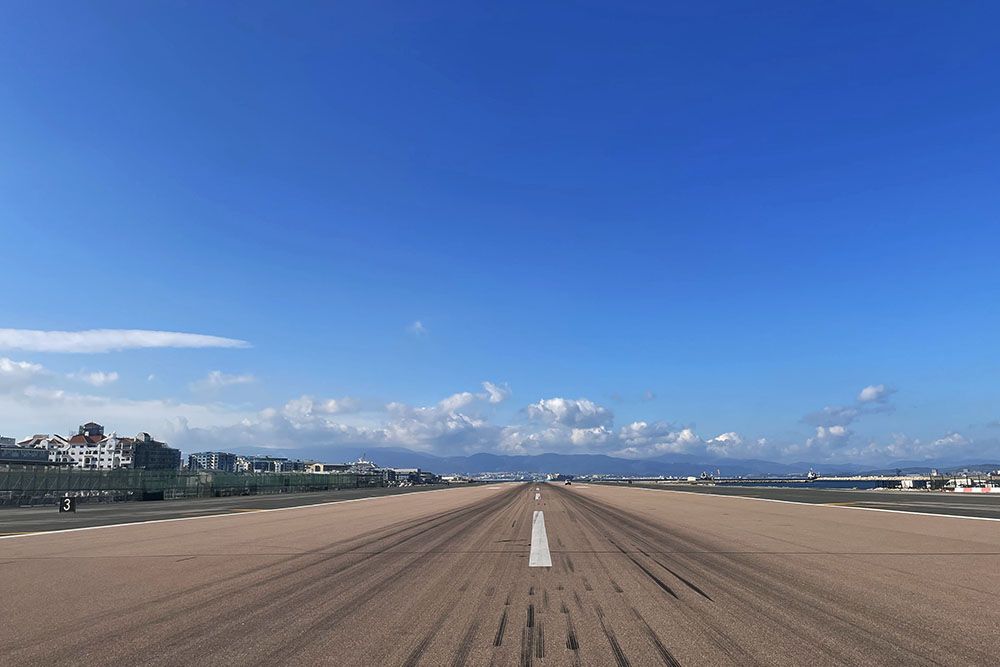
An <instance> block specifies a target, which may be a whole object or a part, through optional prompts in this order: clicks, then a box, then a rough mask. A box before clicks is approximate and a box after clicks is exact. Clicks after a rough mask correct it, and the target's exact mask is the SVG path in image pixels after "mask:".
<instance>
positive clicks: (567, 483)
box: [565, 479, 573, 486]
mask: <svg viewBox="0 0 1000 667" xmlns="http://www.w3.org/2000/svg"><path fill="white" fill-rule="evenodd" d="M572 483H573V480H571V479H567V480H566V482H565V484H566V486H569V485H570V484H572Z"/></svg>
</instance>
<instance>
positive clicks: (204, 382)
mask: <svg viewBox="0 0 1000 667" xmlns="http://www.w3.org/2000/svg"><path fill="white" fill-rule="evenodd" d="M256 381H257V378H256V377H254V376H253V375H251V374H249V373H244V374H242V375H230V374H228V373H223V372H222V371H209V373H208V375H206V376H205V377H203V378H202V379H200V380H196V381H195V382H192V383H191V389H193V390H195V391H216V390H219V389H222V388H224V387H231V386H233V385H238V384H251V383H253V382H256Z"/></svg>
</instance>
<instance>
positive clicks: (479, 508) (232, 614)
mask: <svg viewBox="0 0 1000 667" xmlns="http://www.w3.org/2000/svg"><path fill="white" fill-rule="evenodd" d="M510 501H511V502H513V501H514V497H513V496H512V497H511V498H510ZM488 507H489V503H487V502H478V503H474V504H473V505H469V506H467V507H464V508H458V509H457V510H450V511H448V512H445V513H442V514H438V515H435V516H433V517H430V518H428V519H424V520H421V521H419V522H417V523H416V524H412V525H411V526H409V527H403V528H398V529H395V530H392V531H386V530H380V531H378V532H379V533H383V534H381V535H379V536H378V537H372V538H370V539H361V540H360V541H361V544H360V545H358V546H357V547H355V548H364V547H367V546H370V545H372V544H375V543H377V542H379V541H383V540H386V539H389V538H391V537H392V536H393V535H394V534H395V535H405V537H403V538H402V539H401V540H399V541H397V542H396V543H395V545H394V546H398V545H399V544H403V543H406V542H409V541H410V540H413V539H416V538H418V537H421V536H424V535H426V532H425V531H429V530H448V528H449V527H451V526H454V525H455V524H458V525H463V522H464V521H467V520H468V519H469V518H470V517H475V516H477V515H479V514H481V513H483V512H484V511H485V510H486V509H488ZM428 524H430V525H429V526H428ZM406 533H410V534H409V535H406ZM353 541H354V542H357V541H359V540H353ZM442 542H443V540H439V541H438V542H437V543H442ZM326 548H327V547H320V548H318V549H315V550H312V552H308V553H306V554H296V555H295V556H293V557H291V558H288V559H284V560H282V561H278V562H276V563H269V564H267V565H263V566H260V567H256V568H252V569H251V570H249V571H244V572H240V573H239V574H237V575H234V576H232V577H229V578H227V579H239V578H241V577H245V576H246V575H247V574H251V573H253V574H257V573H260V572H266V571H267V570H269V569H272V568H274V567H278V566H281V565H287V564H289V563H293V562H295V561H296V560H301V559H302V558H305V557H308V556H309V555H314V554H315V553H318V552H322V551H323V550H324V549H326ZM379 555H380V554H379ZM352 556H360V558H358V559H356V560H354V561H353V562H346V563H343V564H340V565H336V566H334V568H333V570H332V571H326V572H322V574H313V575H312V576H311V581H309V579H310V577H309V573H311V572H314V571H316V570H318V569H320V568H322V567H323V566H327V565H330V564H332V563H333V562H335V561H336V559H338V558H345V557H346V558H348V559H350V558H351V557H352ZM374 557H377V556H373V555H368V554H353V553H352V552H351V551H347V552H340V553H337V554H333V555H329V556H325V557H322V558H320V559H319V560H318V561H315V562H311V563H306V564H304V565H302V566H301V567H297V568H291V569H287V570H284V571H278V572H276V573H275V574H274V575H273V576H272V577H271V578H270V579H269V580H268V581H267V584H268V585H270V584H272V583H281V582H283V581H286V582H287V583H286V584H285V585H283V586H281V587H279V588H278V589H277V590H275V591H272V596H271V597H272V602H269V603H266V604H265V605H261V604H260V603H259V602H256V601H252V600H250V601H247V602H244V603H241V604H239V605H236V606H233V605H231V604H230V605H228V606H227V605H225V604H224V605H223V606H225V609H224V610H223V611H224V613H225V617H224V619H220V620H219V621H217V622H216V623H215V624H214V625H213V627H212V630H211V632H210V633H205V634H203V635H201V637H199V639H200V640H202V641H206V642H207V641H208V640H209V636H210V635H211V636H217V637H222V636H225V634H226V633H228V632H230V631H231V629H232V627H235V626H237V625H239V624H242V623H243V622H244V621H245V620H246V617H247V616H258V615H261V614H266V613H267V612H268V611H269V610H270V609H272V608H274V607H277V606H281V605H284V604H288V603H289V598H294V599H299V598H308V597H309V595H310V594H311V593H312V592H314V591H315V590H318V589H321V588H323V587H325V586H326V585H327V584H326V581H325V578H327V577H330V576H335V575H338V574H342V573H344V572H348V571H350V570H352V569H353V568H356V567H358V566H360V565H362V564H364V563H365V562H367V561H369V560H370V559H371V558H374ZM411 560H416V559H411ZM303 578H305V579H307V583H306V584H304V585H303V584H302V583H301V579H303ZM209 588H216V587H215V586H210V587H209ZM196 590H198V589H197V587H195V588H193V589H192V591H191V592H194V591H196ZM178 595H182V593H177V592H174V593H172V594H171V595H169V596H161V598H160V599H159V600H160V602H163V601H167V600H170V599H173V598H174V597H175V596H178ZM232 596H233V591H232V588H231V587H229V588H226V589H225V590H221V591H219V592H217V593H215V594H213V595H211V596H210V597H208V598H207V599H204V598H197V599H195V600H193V601H192V602H191V603H190V604H188V605H184V606H181V607H178V608H174V609H170V610H168V611H165V612H162V613H159V614H155V615H154V616H153V618H149V617H148V616H147V617H145V620H144V621H143V622H142V626H143V627H148V626H155V625H157V624H161V623H166V622H169V621H172V620H174V619H176V618H179V617H183V616H186V615H191V614H192V613H194V612H196V611H198V610H200V609H203V608H206V607H211V606H213V605H214V604H218V603H226V602H228V601H229V600H230V599H231V598H232ZM156 604H157V602H156V600H149V601H146V602H145V603H143V604H140V605H135V606H134V607H135V608H134V610H133V611H139V610H144V609H150V608H155V605H156ZM127 611H128V610H123V611H122V616H126V617H127V616H128V614H127ZM137 629H138V628H136V627H134V626H130V627H129V628H127V629H125V631H124V634H125V635H126V636H129V637H136V639H140V640H141V639H142V637H143V635H142V633H139V632H137ZM88 634H89V631H88ZM190 634H191V631H190V629H182V630H177V631H174V632H173V633H170V634H168V635H167V636H166V637H159V638H157V639H155V640H154V641H153V643H152V644H151V645H150V646H146V647H145V648H146V650H147V652H149V653H152V654H156V653H159V652H160V648H166V647H174V646H177V645H180V644H181V643H182V641H181V640H182V639H184V638H185V637H189V636H190ZM133 641H134V640H133ZM100 643H103V642H101V641H100V640H99V639H97V638H94V639H91V640H90V641H84V642H80V643H76V644H75V645H72V650H70V649H67V650H66V651H64V653H63V655H64V657H65V658H67V659H69V658H70V657H71V655H72V656H78V655H79V653H80V652H84V651H86V650H88V649H93V648H96V647H97V645H98V644H100ZM54 657H55V659H56V660H57V661H58V660H59V657H60V656H59V655H56V656H54Z"/></svg>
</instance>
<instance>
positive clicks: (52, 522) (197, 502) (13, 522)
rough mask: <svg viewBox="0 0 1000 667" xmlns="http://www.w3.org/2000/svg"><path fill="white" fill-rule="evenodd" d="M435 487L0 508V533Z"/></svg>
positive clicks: (179, 516)
mask: <svg viewBox="0 0 1000 667" xmlns="http://www.w3.org/2000/svg"><path fill="white" fill-rule="evenodd" d="M440 488H447V487H441V486H440V485H420V486H402V487H362V488H357V489H339V490H337V491H310V492H305V493H275V494H262V495H253V496H226V497H223V498H183V499H178V500H157V501H147V502H141V501H132V502H115V503H96V502H95V503H80V504H79V506H78V508H77V511H76V512H67V513H64V514H60V513H58V512H57V506H56V505H45V506H39V507H3V508H0V537H2V536H4V535H17V534H21V533H35V532H43V531H50V530H71V529H78V528H89V527H92V526H109V525H112V524H118V523H139V522H142V521H163V520H164V519H184V518H190V517H195V516H208V515H214V514H233V513H239V512H250V511H256V510H272V509H284V508H288V507H297V506H303V505H316V504H321V503H329V502H336V501H340V500H355V499H357V498H371V497H374V496H386V495H397V494H400V493H422V492H426V491H432V490H436V489H440Z"/></svg>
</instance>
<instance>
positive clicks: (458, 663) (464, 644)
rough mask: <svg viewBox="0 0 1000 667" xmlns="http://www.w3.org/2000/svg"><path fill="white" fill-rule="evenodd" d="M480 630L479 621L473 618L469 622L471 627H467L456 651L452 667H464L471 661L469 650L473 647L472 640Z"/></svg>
mask: <svg viewBox="0 0 1000 667" xmlns="http://www.w3.org/2000/svg"><path fill="white" fill-rule="evenodd" d="M478 631H479V621H477V620H473V621H472V622H471V623H469V627H468V628H466V630H465V634H463V635H462V640H461V641H460V642H459V644H458V650H457V651H456V652H455V658H454V660H452V661H451V664H452V667H464V665H465V664H466V663H467V662H468V661H469V650H470V649H471V648H472V640H473V639H474V638H475V636H476V632H478Z"/></svg>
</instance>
